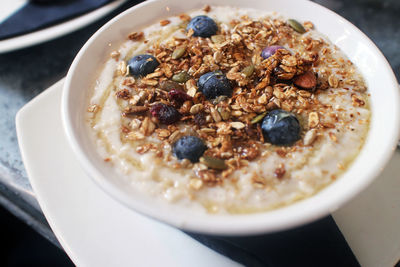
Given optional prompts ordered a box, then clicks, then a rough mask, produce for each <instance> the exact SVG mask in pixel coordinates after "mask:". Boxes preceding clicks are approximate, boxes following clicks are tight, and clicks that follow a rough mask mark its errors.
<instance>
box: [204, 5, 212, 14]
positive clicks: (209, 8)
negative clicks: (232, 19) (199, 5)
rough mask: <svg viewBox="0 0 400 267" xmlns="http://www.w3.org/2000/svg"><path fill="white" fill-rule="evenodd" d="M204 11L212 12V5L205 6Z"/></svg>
mask: <svg viewBox="0 0 400 267" xmlns="http://www.w3.org/2000/svg"><path fill="white" fill-rule="evenodd" d="M203 11H204V12H206V13H208V12H210V11H211V7H210V5H205V6H204V7H203Z"/></svg>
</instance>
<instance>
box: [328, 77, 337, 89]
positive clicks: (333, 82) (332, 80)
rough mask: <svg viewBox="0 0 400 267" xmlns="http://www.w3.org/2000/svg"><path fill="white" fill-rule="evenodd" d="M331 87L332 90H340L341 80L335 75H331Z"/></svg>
mask: <svg viewBox="0 0 400 267" xmlns="http://www.w3.org/2000/svg"><path fill="white" fill-rule="evenodd" d="M328 83H329V86H331V87H332V88H338V86H339V79H338V78H337V77H336V75H335V74H331V75H330V76H329V78H328Z"/></svg>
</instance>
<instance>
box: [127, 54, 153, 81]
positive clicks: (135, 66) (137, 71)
mask: <svg viewBox="0 0 400 267" xmlns="http://www.w3.org/2000/svg"><path fill="white" fill-rule="evenodd" d="M158 65H160V63H158V61H157V59H156V58H155V57H153V56H152V55H146V54H144V55H137V56H134V57H133V58H131V59H130V60H129V61H128V66H129V73H130V74H132V75H133V76H146V75H147V74H149V73H152V72H154V70H155V69H156V68H157V67H158Z"/></svg>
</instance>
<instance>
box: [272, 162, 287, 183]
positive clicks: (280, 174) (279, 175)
mask: <svg viewBox="0 0 400 267" xmlns="http://www.w3.org/2000/svg"><path fill="white" fill-rule="evenodd" d="M285 173H286V170H285V165H283V163H281V164H279V167H278V168H276V169H275V171H274V174H275V177H276V178H278V179H281V178H283V176H284V175H285Z"/></svg>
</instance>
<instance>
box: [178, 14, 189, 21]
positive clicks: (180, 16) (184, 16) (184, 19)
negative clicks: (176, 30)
mask: <svg viewBox="0 0 400 267" xmlns="http://www.w3.org/2000/svg"><path fill="white" fill-rule="evenodd" d="M179 18H180V19H181V20H183V21H190V20H191V17H190V16H189V15H188V14H185V13H183V14H180V15H179Z"/></svg>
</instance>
